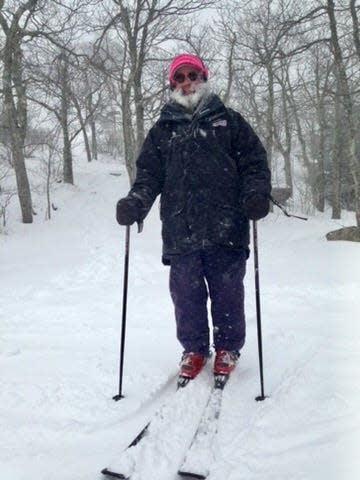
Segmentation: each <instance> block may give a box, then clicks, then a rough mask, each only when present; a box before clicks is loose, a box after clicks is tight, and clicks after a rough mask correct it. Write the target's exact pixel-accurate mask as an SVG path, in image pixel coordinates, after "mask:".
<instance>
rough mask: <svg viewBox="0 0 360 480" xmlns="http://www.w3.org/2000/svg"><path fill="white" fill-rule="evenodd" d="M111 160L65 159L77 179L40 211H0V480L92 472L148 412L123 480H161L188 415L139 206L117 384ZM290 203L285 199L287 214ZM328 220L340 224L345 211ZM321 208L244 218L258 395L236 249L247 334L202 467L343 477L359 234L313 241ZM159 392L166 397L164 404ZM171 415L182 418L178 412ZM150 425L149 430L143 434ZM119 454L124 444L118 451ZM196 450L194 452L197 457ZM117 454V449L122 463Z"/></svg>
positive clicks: (117, 273)
mask: <svg viewBox="0 0 360 480" xmlns="http://www.w3.org/2000/svg"><path fill="white" fill-rule="evenodd" d="M118 168H119V167H118V166H117V165H115V164H112V163H101V162H95V163H93V164H91V165H90V164H87V163H86V162H84V163H82V162H80V161H79V163H78V165H77V169H78V171H77V174H76V178H77V186H76V187H70V186H61V187H59V189H58V190H57V191H56V192H55V193H54V197H56V198H55V200H56V203H57V205H58V206H59V210H58V211H57V212H55V213H54V217H53V219H52V220H51V222H43V221H41V219H40V218H39V219H37V220H36V223H35V225H32V226H26V225H21V224H13V225H11V226H10V228H11V232H10V234H9V235H7V236H5V235H3V236H0V269H1V279H0V282H1V283H0V297H1V302H0V317H1V319H0V324H1V337H0V364H1V378H2V381H1V390H0V405H1V409H0V424H1V438H0V477H1V479H4V480H25V479H26V480H49V479H50V478H51V480H89V479H95V480H100V479H101V478H102V475H101V474H100V473H99V472H100V470H101V469H102V468H104V467H106V466H109V464H110V462H111V461H113V459H117V458H118V457H117V456H118V455H119V454H120V452H122V451H123V450H124V449H125V447H126V446H127V445H128V444H129V443H130V441H131V440H132V439H133V437H134V436H135V435H136V434H137V433H138V431H139V429H140V428H142V427H143V425H144V422H146V421H147V419H148V418H149V417H150V416H151V414H152V413H153V412H155V411H156V410H158V409H159V408H160V407H161V405H164V404H165V407H164V408H165V410H160V411H162V412H163V414H162V416H160V417H159V418H157V419H156V421H155V422H154V423H153V424H152V427H151V428H152V429H153V432H155V433H154V434H153V435H152V436H149V438H148V440H146V439H144V441H143V442H144V443H143V442H141V443H140V444H139V447H138V448H141V459H142V460H141V462H140V463H138V464H136V465H135V470H134V474H133V477H132V479H134V480H144V479H146V480H152V479H154V480H155V479H156V480H165V479H166V480H177V479H178V477H177V475H176V469H177V465H179V464H180V463H181V460H182V458H181V457H182V456H183V454H184V452H185V447H186V445H187V444H188V443H189V442H190V440H191V435H190V432H189V431H187V428H186V427H187V426H188V425H193V424H194V423H196V422H195V420H196V419H197V418H199V415H200V413H201V406H202V402H204V399H205V398H206V395H207V393H206V392H207V384H208V382H207V381H206V378H207V377H208V378H209V379H210V375H209V371H210V366H208V367H207V370H206V372H205V373H204V376H203V378H202V379H201V381H200V382H199V383H198V391H199V393H198V395H199V397H196V396H193V397H191V393H192V392H193V391H196V385H195V383H194V385H191V386H189V387H191V388H189V389H188V388H186V389H185V390H184V392H183V395H182V396H180V397H179V396H174V395H173V393H172V391H173V388H174V375H175V372H176V371H177V366H178V362H179V359H180V354H181V348H180V346H179V345H178V344H177V341H176V339H175V322H174V320H173V309H172V305H171V301H170V298H169V294H168V292H167V288H168V286H167V284H168V269H167V268H166V267H163V266H162V265H161V242H160V222H159V220H158V208H157V206H154V207H153V210H152V212H151V213H150V215H149V217H148V219H146V222H145V226H144V231H143V233H141V234H137V233H136V229H135V228H132V230H131V246H130V259H131V260H130V277H129V297H128V326H127V343H126V357H125V376H124V384H123V385H124V393H125V398H124V399H122V400H121V401H119V402H114V401H113V400H112V396H113V395H115V394H116V393H117V381H118V361H119V338H120V324H121V301H122V275H123V253H124V240H125V229H121V228H119V227H118V226H117V225H116V223H115V221H114V205H115V203H116V200H117V199H118V198H119V197H121V196H123V195H124V194H125V193H126V192H127V189H128V182H127V180H126V174H125V173H124V171H123V174H122V176H121V177H114V176H112V175H109V173H111V172H112V171H113V170H114V169H117V170H118ZM294 213H296V212H294ZM341 222H342V224H348V225H351V224H354V215H353V214H350V213H347V212H345V213H344V218H343V219H342V221H341ZM338 227H339V225H338V224H337V223H336V222H334V221H331V220H330V219H329V215H328V212H327V213H326V214H323V215H320V214H319V215H315V216H312V217H310V218H309V220H308V222H302V221H299V220H294V219H287V218H286V217H283V216H282V214H279V213H277V212H276V213H273V214H270V215H269V217H267V218H266V219H265V220H264V221H261V222H259V255H260V257H259V262H260V289H261V306H262V322H263V342H264V367H265V393H266V394H267V395H269V398H267V399H266V400H265V401H264V402H255V400H254V398H255V397H256V396H257V395H259V393H260V391H259V378H258V359H257V339H256V311H255V302H254V287H253V285H254V279H253V265H252V261H253V259H252V257H251V258H250V260H249V262H248V267H247V269H248V273H247V277H246V293H247V295H246V307H247V308H246V309H247V324H248V337H247V343H246V346H245V348H244V350H243V352H242V356H241V358H240V361H239V368H238V369H237V370H236V371H235V372H234V374H233V377H232V378H231V379H230V381H229V383H228V385H227V386H226V389H225V390H224V394H223V403H222V405H223V408H222V414H221V417H220V419H219V425H218V427H219V429H218V435H217V437H216V441H215V444H214V445H213V449H212V450H213V451H212V452H208V453H206V452H205V453H204V455H205V457H204V459H202V460H203V461H206V460H207V461H208V463H209V470H210V475H209V477H208V478H209V480H240V479H242V478H246V479H247V480H268V478H273V477H274V478H276V479H277V480H288V479H289V478H291V479H292V480H322V479H324V478H326V479H327V480H355V479H356V480H357V479H358V477H359V474H360V465H359V463H360V462H359V456H358V455H357V449H358V447H357V446H358V445H359V440H360V434H359V432H360V413H359V412H360V410H359V398H360V395H359V394H360V392H359V389H360V387H359V382H358V380H357V378H358V365H359V356H360V355H359V352H360V349H359V346H360V345H359V343H360V341H359V338H360V336H359V333H360V332H359V330H360V327H359V321H358V315H359V314H358V312H359V310H360V299H359V287H360V268H359V267H360V251H359V249H360V247H359V245H358V244H354V243H350V242H327V241H326V240H325V238H324V235H325V233H326V232H327V231H329V230H333V229H336V228H338ZM167 402H169V403H167ZM178 417H179V418H180V419H182V420H183V422H182V423H181V422H180V423H178V422H177V419H178ZM164 430H165V432H166V435H165V436H164V437H163V438H162V440H161V442H160V443H158V444H156V443H155V442H154V441H153V440H151V438H156V435H160V433H161V432H164ZM133 454H134V452H133V453H130V456H131V455H133ZM207 454H208V459H207V458H206V455H207ZM130 461H131V459H128V462H130Z"/></svg>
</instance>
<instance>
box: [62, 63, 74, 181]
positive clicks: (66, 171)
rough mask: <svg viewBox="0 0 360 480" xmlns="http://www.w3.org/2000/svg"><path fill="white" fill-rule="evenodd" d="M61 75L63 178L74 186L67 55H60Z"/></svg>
mask: <svg viewBox="0 0 360 480" xmlns="http://www.w3.org/2000/svg"><path fill="white" fill-rule="evenodd" d="M60 65H61V66H60V72H61V73H60V74H61V114H60V117H61V119H60V123H61V128H62V133H63V177H64V182H65V183H70V184H71V185H73V184H74V173H73V159H72V151H71V140H70V133H69V104H70V89H69V72H68V65H67V60H66V55H65V54H61V55H60Z"/></svg>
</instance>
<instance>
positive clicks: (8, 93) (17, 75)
mask: <svg viewBox="0 0 360 480" xmlns="http://www.w3.org/2000/svg"><path fill="white" fill-rule="evenodd" d="M3 58H4V70H3V91H4V109H5V113H6V120H7V124H8V128H9V133H10V135H9V136H10V142H11V150H12V157H13V163H14V169H15V176H16V184H17V191H18V196H19V202H20V208H21V213H22V221H23V223H32V222H33V211H32V201H31V190H30V183H29V179H28V175H27V171H26V166H25V156H24V143H25V135H26V126H27V102H26V92H25V86H24V82H23V78H22V52H21V46H20V37H19V34H18V32H17V30H15V31H13V30H9V32H8V34H7V37H6V43H5V48H4V55H3Z"/></svg>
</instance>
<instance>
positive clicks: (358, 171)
mask: <svg viewBox="0 0 360 480" xmlns="http://www.w3.org/2000/svg"><path fill="white" fill-rule="evenodd" d="M327 13H328V17H329V23H330V31H331V45H332V50H333V55H334V62H335V66H336V71H337V79H338V86H339V92H338V93H339V97H340V99H341V101H342V103H343V106H344V120H345V124H346V128H344V133H345V137H346V143H347V147H348V151H349V156H350V162H349V163H350V172H351V175H352V178H353V184H354V193H355V214H356V222H357V226H358V227H360V159H358V158H357V155H356V134H357V132H356V128H355V125H354V119H353V106H352V99H351V94H350V89H349V85H348V80H347V76H346V69H345V65H344V60H343V55H342V51H341V47H340V43H339V37H338V33H337V24H336V19H335V6H334V1H333V0H327Z"/></svg>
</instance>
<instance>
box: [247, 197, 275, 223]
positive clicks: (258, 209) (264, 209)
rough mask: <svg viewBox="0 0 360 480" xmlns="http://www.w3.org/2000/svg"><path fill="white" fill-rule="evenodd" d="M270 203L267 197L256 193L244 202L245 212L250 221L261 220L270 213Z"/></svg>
mask: <svg viewBox="0 0 360 480" xmlns="http://www.w3.org/2000/svg"><path fill="white" fill-rule="evenodd" d="M269 209H270V202H269V198H268V197H267V196H265V195H261V194H259V193H256V194H254V195H252V196H250V197H248V198H247V199H246V200H244V210H245V214H246V216H247V217H248V218H249V219H250V220H260V218H264V217H266V215H267V214H268V213H269Z"/></svg>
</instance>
